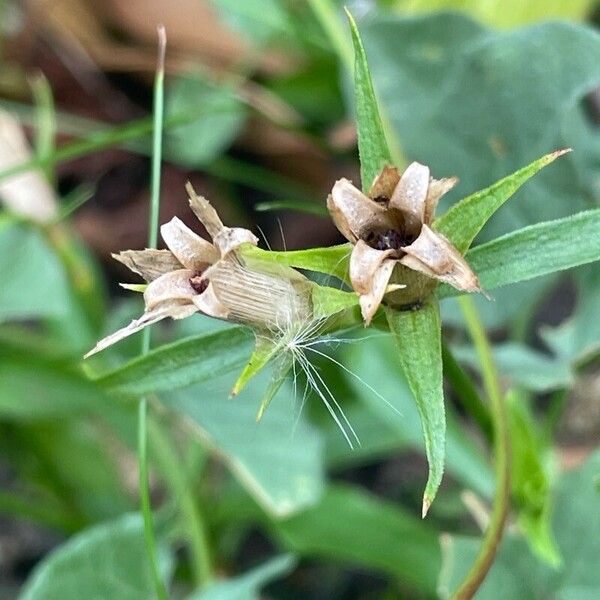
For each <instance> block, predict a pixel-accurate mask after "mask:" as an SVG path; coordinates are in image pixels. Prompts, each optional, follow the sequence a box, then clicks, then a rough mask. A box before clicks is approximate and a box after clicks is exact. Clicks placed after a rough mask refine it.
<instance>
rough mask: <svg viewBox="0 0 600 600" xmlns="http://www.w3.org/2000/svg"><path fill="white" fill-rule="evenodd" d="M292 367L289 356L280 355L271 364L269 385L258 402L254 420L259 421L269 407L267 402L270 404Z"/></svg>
mask: <svg viewBox="0 0 600 600" xmlns="http://www.w3.org/2000/svg"><path fill="white" fill-rule="evenodd" d="M291 368H292V358H291V356H282V357H281V358H280V360H279V361H278V362H277V364H275V365H274V366H273V373H272V375H271V381H269V385H268V386H267V389H266V391H265V394H264V396H263V398H262V400H261V402H260V407H259V408H258V413H257V414H256V420H257V421H260V420H261V419H262V418H263V415H264V414H265V411H266V410H267V408H269V404H271V400H273V398H275V395H276V394H277V392H278V391H279V390H280V389H281V386H282V385H283V382H284V381H285V378H286V376H287V374H288V373H289V372H290V369H291Z"/></svg>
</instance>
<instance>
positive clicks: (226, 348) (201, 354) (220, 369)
mask: <svg viewBox="0 0 600 600" xmlns="http://www.w3.org/2000/svg"><path fill="white" fill-rule="evenodd" d="M251 341H252V334H251V332H250V330H248V329H246V328H244V327H230V328H227V329H224V330H221V331H217V332H215V333H210V334H207V335H200V336H195V337H192V338H188V339H184V340H181V341H178V342H174V343H172V344H166V345H164V346H161V347H160V348H157V349H156V350H152V351H151V352H149V353H148V354H146V355H144V356H140V357H139V358H135V359H133V360H131V361H129V362H127V363H126V364H124V365H123V366H122V367H119V368H118V369H115V370H114V371H111V372H109V373H106V374H104V375H102V376H100V377H99V378H97V379H96V381H97V383H99V384H100V385H101V386H102V387H104V388H106V389H109V390H110V391H113V392H117V393H120V394H126V395H132V396H138V395H143V394H150V393H153V392H162V391H170V390H173V389H177V388H182V387H187V386H189V385H191V384H193V383H198V382H201V381H207V380H209V379H214V378H215V377H218V376H220V375H222V374H224V373H228V372H230V371H232V370H234V369H236V368H238V367H241V366H242V365H243V364H244V362H245V361H246V360H247V358H248V354H249V351H250V347H251Z"/></svg>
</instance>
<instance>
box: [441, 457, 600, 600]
mask: <svg viewBox="0 0 600 600" xmlns="http://www.w3.org/2000/svg"><path fill="white" fill-rule="evenodd" d="M599 474H600V453H598V452H596V453H595V454H593V455H592V456H591V457H590V458H589V459H588V460H587V462H586V463H585V464H584V465H583V466H582V467H580V468H578V469H575V470H573V471H570V472H567V473H564V474H563V475H562V476H561V478H560V480H559V482H558V486H557V489H556V492H555V494H554V497H553V499H552V502H553V517H552V531H553V533H554V536H555V538H556V543H557V546H558V550H559V552H560V555H561V557H562V559H563V562H562V565H561V566H560V567H557V568H552V567H550V566H548V565H545V564H543V563H541V562H540V561H539V560H536V559H535V558H534V556H533V555H532V554H531V552H530V551H529V549H528V547H527V545H526V544H525V542H524V540H523V539H522V538H521V537H520V536H518V534H514V533H513V534H510V535H507V536H506V537H505V539H504V540H503V542H502V545H501V548H500V552H499V554H498V556H497V558H496V561H495V563H494V565H493V566H492V569H491V571H490V573H489V574H488V576H487V577H486V580H485V581H484V582H483V585H482V587H481V588H480V589H479V591H478V593H477V597H478V599H481V600H488V599H489V600H491V599H494V600H495V599H496V598H499V597H502V598H511V599H512V600H529V599H530V598H560V599H561V600H581V599H586V600H587V599H588V598H589V599H590V600H591V599H592V598H596V597H597V596H598V593H599V591H600V571H599V570H598V568H597V564H598V554H599V553H600V513H599V511H598V502H599V501H600V492H599V491H598V477H599ZM444 546H445V551H444V555H445V556H444V567H443V569H442V571H441V573H442V574H443V575H442V576H441V577H440V579H441V581H440V586H439V592H440V595H441V597H442V598H448V597H449V595H450V592H451V591H452V590H454V589H455V588H456V586H457V585H458V583H459V582H460V581H462V579H463V577H464V575H465V573H466V570H467V569H468V567H469V565H470V564H471V563H472V560H473V559H474V557H475V555H476V553H477V550H478V548H479V542H478V540H475V539H472V538H465V537H458V538H451V539H450V540H448V541H447V542H446V543H445V544H444Z"/></svg>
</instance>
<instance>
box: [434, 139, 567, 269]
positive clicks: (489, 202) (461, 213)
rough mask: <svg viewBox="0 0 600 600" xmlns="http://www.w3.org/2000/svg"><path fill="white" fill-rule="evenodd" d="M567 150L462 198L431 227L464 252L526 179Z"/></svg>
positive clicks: (552, 154)
mask: <svg viewBox="0 0 600 600" xmlns="http://www.w3.org/2000/svg"><path fill="white" fill-rule="evenodd" d="M570 151H571V149H570V148H566V149H564V150H556V151H555V152H551V153H550V154H546V155H545V156H542V157H541V158H538V159H537V160H536V161H534V162H532V163H531V164H529V165H527V166H526V167H523V168H522V169H519V170H518V171H515V172H514V173H512V174H511V175H508V176H507V177H504V178H503V179H500V180H499V181H497V182H496V183H494V184H493V185H491V186H490V187H487V188H485V189H484V190H480V191H479V192H475V193H474V194H471V195H470V196H467V197H466V198H463V199H462V200H461V201H460V202H457V203H456V204H455V205H454V206H453V207H452V208H450V210H448V211H447V212H446V213H445V214H443V215H442V216H441V217H440V218H439V219H437V220H436V221H435V223H434V225H433V226H434V229H436V230H437V231H439V232H440V233H442V234H443V235H445V236H446V237H447V238H448V239H449V240H450V241H451V242H452V243H453V244H454V246H456V248H457V249H458V250H459V252H461V253H463V254H464V253H465V252H466V251H467V250H468V249H469V247H470V246H471V244H472V243H473V240H474V239H475V236H476V235H477V234H478V233H479V232H480V231H481V230H482V229H483V226H484V225H485V224H486V223H487V222H488V221H489V219H490V218H491V217H492V215H493V214H494V213H495V212H496V211H497V210H498V209H499V208H500V207H501V206H502V205H503V204H504V203H505V202H506V201H507V200H508V199H509V198H510V197H511V196H512V195H513V194H514V193H515V192H516V191H517V190H518V189H519V188H520V187H521V186H522V185H523V184H524V183H525V182H526V181H527V180H528V179H530V178H531V177H533V176H534V175H535V174H536V173H537V172H538V171H540V170H541V169H543V168H544V167H545V166H546V165H549V164H550V163H551V162H553V161H554V160H556V159H557V158H558V157H559V156H563V154H566V153H567V152H570ZM475 270H476V271H477V269H475Z"/></svg>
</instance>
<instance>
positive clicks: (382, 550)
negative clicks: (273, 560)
mask: <svg viewBox="0 0 600 600" xmlns="http://www.w3.org/2000/svg"><path fill="white" fill-rule="evenodd" d="M349 524H351V526H349ZM277 533H278V534H279V535H280V536H281V537H282V539H283V541H284V542H285V544H286V545H287V546H288V547H290V548H292V549H293V550H294V551H296V552H298V553H299V554H301V555H303V556H319V557H324V558H328V559H334V560H342V561H346V562H351V563H355V564H359V565H363V566H367V567H371V568H374V569H378V570H382V571H384V572H387V573H390V574H392V575H393V576H394V577H395V578H396V579H397V580H398V581H399V582H401V583H402V584H404V586H406V587H410V586H417V587H418V588H419V589H421V590H423V591H428V590H429V591H430V592H433V588H434V586H435V583H434V582H435V578H436V577H437V573H438V570H439V566H440V551H439V545H438V541H437V534H436V533H435V530H433V529H431V528H429V527H428V526H427V525H426V524H425V523H423V522H422V521H420V520H419V519H418V518H416V517H415V516H414V515H411V514H409V513H407V512H405V511H403V510H402V509H400V508H398V507H397V506H391V505H389V504H387V503H385V502H382V501H381V500H376V499H375V498H373V497H371V496H370V495H368V494H365V493H364V492H360V491H358V490H355V489H353V488H350V487H347V486H339V485H338V486H331V487H330V488H329V489H328V491H327V494H326V495H325V496H324V498H323V500H322V502H321V503H320V504H319V505H317V506H315V507H314V508H311V509H309V510H308V511H306V512H303V513H301V514H299V515H297V516H295V517H293V518H291V519H288V520H286V521H283V522H282V523H280V524H279V525H278V526H277Z"/></svg>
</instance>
